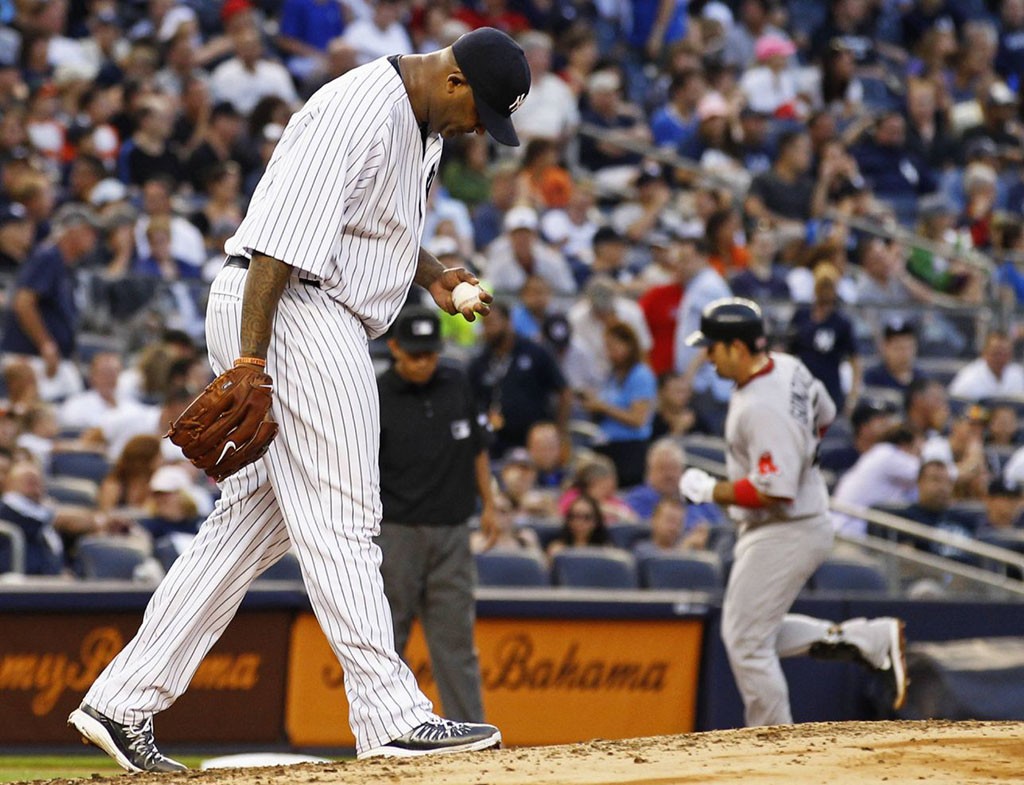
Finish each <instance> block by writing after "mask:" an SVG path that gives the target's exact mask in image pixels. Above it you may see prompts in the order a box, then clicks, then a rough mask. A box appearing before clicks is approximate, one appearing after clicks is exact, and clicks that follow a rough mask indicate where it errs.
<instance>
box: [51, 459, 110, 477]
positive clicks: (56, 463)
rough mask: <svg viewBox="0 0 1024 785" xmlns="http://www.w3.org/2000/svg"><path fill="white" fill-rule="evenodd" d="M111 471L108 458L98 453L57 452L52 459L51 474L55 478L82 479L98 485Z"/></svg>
mask: <svg viewBox="0 0 1024 785" xmlns="http://www.w3.org/2000/svg"><path fill="white" fill-rule="evenodd" d="M109 471H110V464H109V463H108V462H107V459H106V457H105V456H103V455H102V454H100V453H98V452H86V451H81V452H55V453H53V455H52V456H51V458H50V474H52V475H53V476H54V477H81V478H82V479H85V480H92V481H93V482H95V483H97V484H98V483H101V482H103V478H104V477H106V476H107V473H108V472H109Z"/></svg>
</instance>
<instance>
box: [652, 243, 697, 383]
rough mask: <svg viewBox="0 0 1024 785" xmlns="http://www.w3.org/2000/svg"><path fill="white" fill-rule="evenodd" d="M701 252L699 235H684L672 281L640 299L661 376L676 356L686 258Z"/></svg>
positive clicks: (675, 255) (675, 251)
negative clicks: (677, 328)
mask: <svg viewBox="0 0 1024 785" xmlns="http://www.w3.org/2000/svg"><path fill="white" fill-rule="evenodd" d="M696 253H697V238H695V237H684V238H680V239H678V240H676V242H675V243H674V248H673V253H672V255H671V256H670V261H669V264H670V265H671V266H670V267H668V269H669V270H670V271H671V273H672V280H671V281H669V282H668V283H666V284H663V285H661V286H655V287H654V288H653V289H648V290H647V292H646V293H645V294H644V295H643V296H642V297H641V298H640V299H639V300H638V303H639V304H640V308H641V309H642V310H643V312H644V318H645V319H646V320H647V327H648V328H649V329H650V331H651V340H652V341H653V343H652V345H651V351H650V354H648V355H647V363H648V365H650V366H651V370H652V371H654V373H655V375H657V376H661V375H662V374H663V373H667V372H668V371H671V370H672V366H673V363H674V357H675V340H676V320H677V318H678V316H679V303H680V302H682V299H683V291H684V288H685V287H684V285H683V270H684V269H685V265H684V264H683V260H684V259H688V258H691V257H692V256H693V255H694V254H696Z"/></svg>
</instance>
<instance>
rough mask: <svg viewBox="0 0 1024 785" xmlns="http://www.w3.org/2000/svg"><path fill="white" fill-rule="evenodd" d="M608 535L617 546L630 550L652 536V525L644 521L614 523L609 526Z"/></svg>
mask: <svg viewBox="0 0 1024 785" xmlns="http://www.w3.org/2000/svg"><path fill="white" fill-rule="evenodd" d="M608 536H609V537H610V538H611V541H612V544H613V545H614V546H615V547H616V548H622V550H624V551H628V550H630V549H631V548H632V547H633V546H634V545H636V544H637V543H638V542H639V541H640V540H643V539H646V538H647V537H650V536H651V527H650V526H647V525H646V524H643V523H613V524H612V525H611V526H609V527H608Z"/></svg>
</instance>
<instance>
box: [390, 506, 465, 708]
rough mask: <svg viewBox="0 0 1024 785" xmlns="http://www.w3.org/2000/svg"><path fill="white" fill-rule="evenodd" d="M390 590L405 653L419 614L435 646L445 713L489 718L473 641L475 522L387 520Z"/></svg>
mask: <svg viewBox="0 0 1024 785" xmlns="http://www.w3.org/2000/svg"><path fill="white" fill-rule="evenodd" d="M377 544H378V545H379V546H380V549H381V551H382V552H383V555H384V556H383V559H384V560H383V563H382V564H381V574H382V575H383V576H384V593H385V594H386V595H387V598H388V602H389V603H390V605H391V618H392V619H393V620H394V625H395V649H396V650H397V651H398V653H399V654H404V652H405V646H406V643H407V642H408V640H409V631H410V629H411V628H412V623H413V620H414V619H416V618H417V617H418V618H419V620H420V623H421V624H422V625H423V632H424V634H425V635H426V639H427V648H428V649H429V650H430V663H431V668H432V669H433V673H434V680H435V681H436V682H437V687H438V691H439V692H440V693H441V703H442V704H443V706H444V716H446V717H448V718H449V719H452V720H458V721H462V722H483V719H484V709H483V702H482V701H481V699H480V661H479V659H478V658H477V651H476V644H475V643H474V641H473V625H474V621H475V620H476V606H475V603H474V600H473V586H474V584H475V583H476V567H475V564H474V562H473V554H472V553H471V552H470V550H469V526H467V525H466V524H462V525H459V526H410V525H406V524H402V523H388V522H387V521H385V522H383V523H382V524H381V527H380V535H379V536H378V537H377Z"/></svg>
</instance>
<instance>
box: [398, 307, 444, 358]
mask: <svg viewBox="0 0 1024 785" xmlns="http://www.w3.org/2000/svg"><path fill="white" fill-rule="evenodd" d="M391 336H392V337H393V338H394V339H395V340H396V341H398V345H399V346H400V347H402V349H404V350H405V351H407V352H411V353H412V354H421V353H425V352H439V351H441V320H440V319H439V318H438V315H437V309H436V308H427V307H425V306H423V305H407V306H406V307H405V308H403V309H402V312H401V313H400V314H398V318H397V319H395V324H394V326H393V328H392V333H391Z"/></svg>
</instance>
